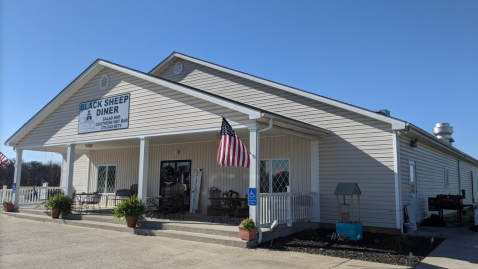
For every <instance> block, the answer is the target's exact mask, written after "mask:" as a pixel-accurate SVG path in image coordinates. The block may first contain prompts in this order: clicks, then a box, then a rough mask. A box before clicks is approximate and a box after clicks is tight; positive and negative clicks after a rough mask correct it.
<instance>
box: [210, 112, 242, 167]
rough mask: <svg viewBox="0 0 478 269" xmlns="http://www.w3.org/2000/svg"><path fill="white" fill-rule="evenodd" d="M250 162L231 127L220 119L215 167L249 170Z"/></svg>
mask: <svg viewBox="0 0 478 269" xmlns="http://www.w3.org/2000/svg"><path fill="white" fill-rule="evenodd" d="M249 165H250V160H249V154H248V152H247V148H246V146H245V145H244V143H242V141H241V139H240V138H239V137H238V136H237V135H236V133H235V132H234V130H233V129H232V127H231V125H229V123H228V122H227V120H226V119H225V118H222V126H221V138H220V140H219V148H218V150H217V165H216V167H219V166H241V167H247V168H249Z"/></svg>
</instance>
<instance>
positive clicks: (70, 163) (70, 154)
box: [65, 144, 75, 198]
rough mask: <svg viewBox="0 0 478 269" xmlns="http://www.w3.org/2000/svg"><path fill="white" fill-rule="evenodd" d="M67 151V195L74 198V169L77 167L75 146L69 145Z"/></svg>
mask: <svg viewBox="0 0 478 269" xmlns="http://www.w3.org/2000/svg"><path fill="white" fill-rule="evenodd" d="M67 146H68V149H67V151H66V178H65V195H68V197H70V198H73V168H74V167H75V145H74V144H68V145H67Z"/></svg>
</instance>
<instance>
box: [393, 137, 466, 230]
mask: <svg viewBox="0 0 478 269" xmlns="http://www.w3.org/2000/svg"><path fill="white" fill-rule="evenodd" d="M400 157H401V170H400V172H401V182H402V199H403V205H404V206H405V205H408V204H410V186H409V176H410V175H409V169H408V161H409V160H413V161H415V162H416V167H415V171H416V181H417V184H418V185H417V190H418V193H417V195H418V210H419V211H418V212H419V215H418V218H419V219H418V221H419V222H421V221H422V220H423V219H424V217H426V216H430V215H431V214H432V213H435V214H436V213H437V212H430V211H428V197H435V196H436V195H437V194H453V195H457V194H461V192H460V190H459V187H458V160H457V159H455V158H453V157H451V156H449V155H446V154H444V153H441V152H439V151H437V150H435V149H432V148H430V147H428V146H427V145H424V144H423V143H420V142H418V147H416V148H412V147H410V138H407V137H401V138H400ZM462 169H463V167H462ZM445 171H448V187H445V174H446V172H445ZM462 174H463V172H462ZM462 186H463V184H462Z"/></svg>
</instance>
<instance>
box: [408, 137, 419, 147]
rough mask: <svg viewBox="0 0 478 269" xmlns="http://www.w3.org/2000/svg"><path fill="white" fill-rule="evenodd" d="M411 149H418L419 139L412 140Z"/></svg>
mask: <svg viewBox="0 0 478 269" xmlns="http://www.w3.org/2000/svg"><path fill="white" fill-rule="evenodd" d="M410 147H412V148H417V147H418V138H416V139H412V140H410Z"/></svg>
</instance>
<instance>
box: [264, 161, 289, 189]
mask: <svg viewBox="0 0 478 269" xmlns="http://www.w3.org/2000/svg"><path fill="white" fill-rule="evenodd" d="M284 160H287V162H288V163H289V187H290V186H291V185H292V184H291V181H292V171H291V164H290V157H284V158H262V159H261V160H260V162H262V161H269V171H271V173H269V192H266V193H274V192H272V178H273V176H272V161H284ZM260 162H259V169H260V166H261V164H260ZM260 184H261V182H260V173H259V192H260V189H261V188H260Z"/></svg>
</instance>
